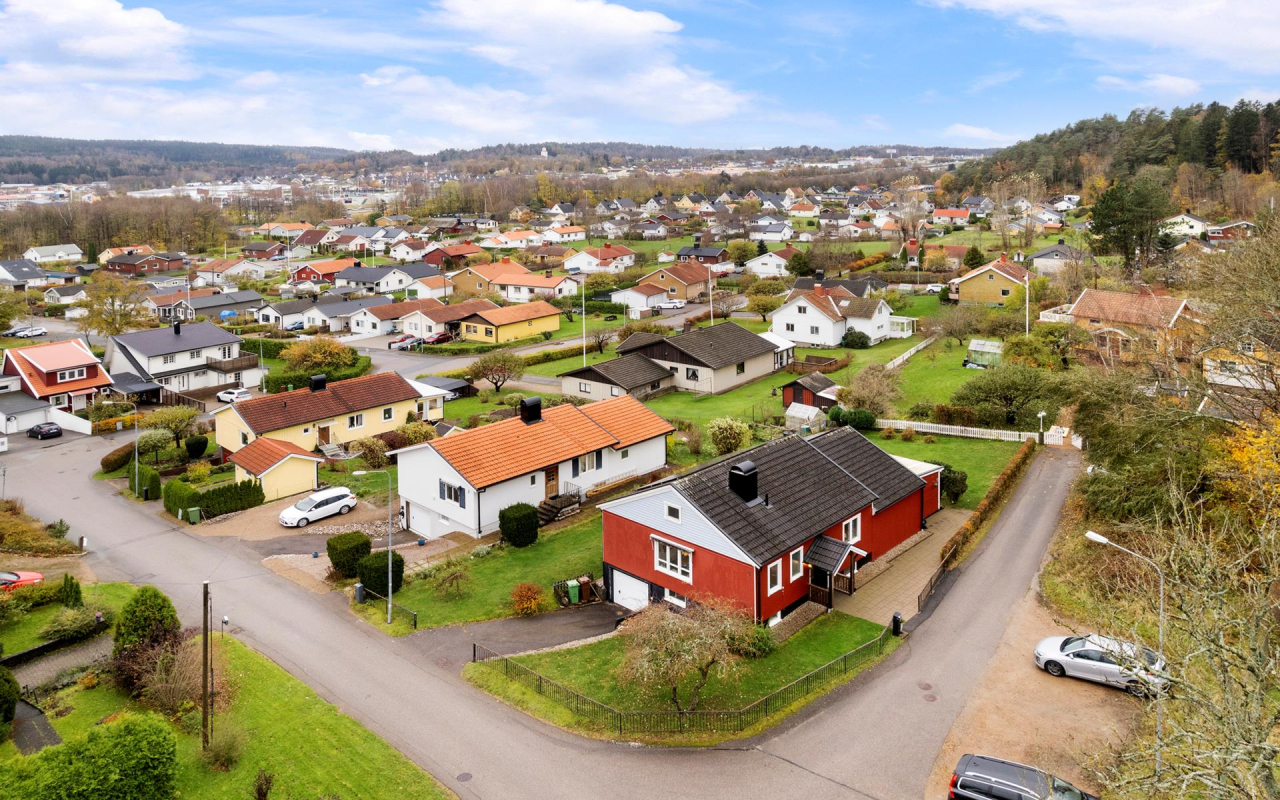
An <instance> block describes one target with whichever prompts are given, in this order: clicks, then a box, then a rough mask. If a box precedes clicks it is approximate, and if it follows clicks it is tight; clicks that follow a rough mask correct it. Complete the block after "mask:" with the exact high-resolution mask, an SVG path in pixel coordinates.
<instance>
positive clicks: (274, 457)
mask: <svg viewBox="0 0 1280 800" xmlns="http://www.w3.org/2000/svg"><path fill="white" fill-rule="evenodd" d="M291 456H297V457H299V458H305V459H308V460H310V461H323V460H324V459H323V458H320V457H319V456H316V455H313V454H311V453H308V452H307V451H306V450H303V449H302V448H301V447H298V446H297V445H296V444H294V443H293V442H282V441H280V440H279V439H270V438H267V437H266V436H259V437H258V438H257V439H254V440H253V441H252V442H249V443H248V444H247V445H245V446H244V447H242V448H240V449H239V450H237V451H235V452H234V453H232V454H231V458H230V459H229V460H230V461H231V463H232V464H235V465H236V466H238V467H240V468H241V469H243V470H244V471H245V472H247V473H249V474H250V475H255V476H260V475H262V473H264V472H266V471H267V470H269V469H271V468H272V467H274V466H275V465H276V464H279V463H280V462H281V461H284V460H285V459H286V458H289V457H291Z"/></svg>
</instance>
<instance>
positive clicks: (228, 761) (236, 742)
mask: <svg viewBox="0 0 1280 800" xmlns="http://www.w3.org/2000/svg"><path fill="white" fill-rule="evenodd" d="M244 740H245V736H244V732H243V731H241V730H240V729H239V728H236V727H234V726H232V725H229V724H227V722H226V721H225V720H224V721H223V722H222V723H221V724H220V725H218V726H217V727H215V728H214V729H213V735H212V736H210V737H209V749H208V750H205V751H204V753H203V757H204V761H205V763H206V764H208V765H209V766H210V767H211V768H213V769H215V770H217V771H218V772H226V771H227V770H229V769H231V768H232V767H234V766H235V765H236V762H237V761H239V760H240V754H241V753H243V752H244Z"/></svg>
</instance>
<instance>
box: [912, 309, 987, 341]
mask: <svg viewBox="0 0 1280 800" xmlns="http://www.w3.org/2000/svg"><path fill="white" fill-rule="evenodd" d="M981 321H982V313H981V312H980V311H978V310H977V309H975V308H972V307H970V306H952V307H951V308H948V309H947V310H946V311H943V312H942V313H941V314H938V315H937V316H936V317H929V318H926V319H925V320H922V322H923V323H924V327H925V329H926V331H927V332H928V334H929V335H930V336H937V337H938V338H940V339H944V340H945V339H954V340H955V342H956V344H958V345H960V346H961V347H963V346H964V343H965V342H966V341H967V340H968V339H969V337H970V336H972V335H973V332H974V331H975V330H976V329H977V327H978V324H979V323H980V322H981Z"/></svg>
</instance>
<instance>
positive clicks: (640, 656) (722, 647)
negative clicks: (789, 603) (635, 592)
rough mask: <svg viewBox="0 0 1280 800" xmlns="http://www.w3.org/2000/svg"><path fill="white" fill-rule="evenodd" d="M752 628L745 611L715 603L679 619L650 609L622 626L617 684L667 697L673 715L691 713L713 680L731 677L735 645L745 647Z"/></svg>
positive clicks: (703, 602) (704, 601)
mask: <svg viewBox="0 0 1280 800" xmlns="http://www.w3.org/2000/svg"><path fill="white" fill-rule="evenodd" d="M752 627H753V623H752V620H751V617H750V616H749V615H748V614H747V612H746V611H744V610H743V609H740V608H737V607H735V606H733V605H731V604H730V603H729V602H728V601H727V600H723V599H720V598H716V597H705V598H696V599H695V600H694V601H693V602H692V603H690V605H689V608H688V609H686V610H685V611H684V612H683V613H679V614H677V613H675V612H674V611H672V610H671V609H670V607H669V606H668V605H667V604H666V603H654V604H652V605H650V606H648V607H646V608H645V609H644V610H643V611H641V612H640V613H639V614H636V615H635V616H634V617H632V618H631V619H630V620H628V622H627V626H626V633H625V634H624V637H625V640H626V645H625V647H626V654H625V656H624V658H623V664H622V673H621V674H622V678H623V680H625V681H627V682H628V683H632V684H634V685H636V686H638V687H641V688H643V689H647V690H650V691H653V690H660V691H663V692H665V693H667V694H668V696H669V697H670V699H671V704H672V705H673V706H675V709H676V710H677V711H696V710H697V709H698V703H699V701H700V700H701V696H702V690H703V689H704V688H705V687H706V685H707V682H708V681H710V680H711V678H712V677H713V676H715V677H719V678H721V679H727V678H730V677H731V676H733V675H734V673H735V672H736V669H737V664H738V660H739V656H738V655H737V654H736V653H735V652H734V646H735V643H738V642H742V641H746V640H747V638H748V637H749V636H750V634H751V629H752ZM682 686H683V687H685V688H684V693H683V696H682V693H681V687H682Z"/></svg>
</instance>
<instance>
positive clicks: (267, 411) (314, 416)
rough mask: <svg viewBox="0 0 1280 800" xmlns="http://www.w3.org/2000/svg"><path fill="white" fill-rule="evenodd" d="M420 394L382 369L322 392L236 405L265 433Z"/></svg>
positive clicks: (303, 391) (258, 431) (274, 396)
mask: <svg viewBox="0 0 1280 800" xmlns="http://www.w3.org/2000/svg"><path fill="white" fill-rule="evenodd" d="M418 396H419V395H418V390H417V389H414V388H413V386H411V385H410V384H409V382H408V381H406V380H405V379H404V378H403V377H401V376H400V375H398V374H396V373H394V372H379V373H378V374H376V375H365V376H364V377H361V378H352V379H350V380H345V381H338V382H337V383H334V384H331V385H330V386H328V387H327V388H325V389H322V390H321V391H318V392H313V391H311V390H310V389H309V388H307V389H295V390H293V391H292V392H282V393H280V394H269V395H267V396H266V397H256V398H254V399H252V400H242V401H240V402H239V403H236V404H235V405H234V406H232V408H233V409H235V411H236V413H238V414H239V415H240V417H241V418H242V419H243V420H244V421H245V422H246V423H247V424H248V425H249V428H250V429H251V430H252V431H253V432H254V433H256V434H258V435H262V434H264V433H270V432H271V431H278V430H282V429H284V428H291V427H293V426H294V425H303V424H305V423H308V422H316V421H318V420H322V419H329V418H331V417H338V416H341V415H343V414H355V413H358V412H361V411H368V410H369V409H372V408H377V407H378V406H385V405H390V404H391V403H398V402H400V401H402V400H409V399H412V398H415V397H418Z"/></svg>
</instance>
